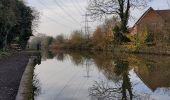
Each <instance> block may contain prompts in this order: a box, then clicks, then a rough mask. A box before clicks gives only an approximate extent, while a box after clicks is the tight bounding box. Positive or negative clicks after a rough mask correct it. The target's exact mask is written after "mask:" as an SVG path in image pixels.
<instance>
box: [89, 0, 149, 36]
mask: <svg viewBox="0 0 170 100" xmlns="http://www.w3.org/2000/svg"><path fill="white" fill-rule="evenodd" d="M149 1H150V0H90V1H89V5H88V8H87V10H88V11H89V15H91V16H92V18H102V17H103V16H106V15H114V16H117V17H118V18H119V19H120V31H121V32H120V33H122V34H124V33H127V30H128V29H127V24H128V20H129V16H130V10H131V9H135V8H144V7H146V6H147V2H149Z"/></svg>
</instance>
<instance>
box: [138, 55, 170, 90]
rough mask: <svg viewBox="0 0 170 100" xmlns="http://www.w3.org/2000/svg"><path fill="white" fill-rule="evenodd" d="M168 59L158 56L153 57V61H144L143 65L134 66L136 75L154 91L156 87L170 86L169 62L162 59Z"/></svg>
mask: <svg viewBox="0 0 170 100" xmlns="http://www.w3.org/2000/svg"><path fill="white" fill-rule="evenodd" d="M148 59H149V58H148ZM168 59H169V58H168ZM168 59H165V58H164V59H161V58H159V59H157V60H156V59H155V58H153V60H154V62H153V63H150V62H149V63H148V62H146V64H145V66H143V65H142V66H138V67H135V72H136V74H137V75H138V77H139V78H140V79H141V80H142V81H143V82H144V83H145V85H147V87H148V88H150V89H151V90H152V91H155V90H156V89H158V88H163V87H165V88H167V87H170V80H169V77H170V66H169V65H170V63H168V62H164V60H165V61H166V60H168Z"/></svg>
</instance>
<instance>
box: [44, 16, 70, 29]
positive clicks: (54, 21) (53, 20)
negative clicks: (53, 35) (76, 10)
mask: <svg viewBox="0 0 170 100" xmlns="http://www.w3.org/2000/svg"><path fill="white" fill-rule="evenodd" d="M44 17H46V18H48V20H50V21H52V22H53V23H56V24H60V25H62V26H65V27H68V28H72V27H70V26H67V25H65V24H63V23H60V22H58V21H56V20H55V19H52V18H50V17H48V16H44Z"/></svg>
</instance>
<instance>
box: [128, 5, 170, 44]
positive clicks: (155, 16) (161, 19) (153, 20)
mask: <svg viewBox="0 0 170 100" xmlns="http://www.w3.org/2000/svg"><path fill="white" fill-rule="evenodd" d="M169 20H170V10H154V9H153V8H151V7H150V8H149V9H148V10H147V11H146V12H145V13H144V14H143V15H142V16H141V18H140V19H139V20H138V21H137V22H136V23H135V25H134V26H133V27H132V28H131V29H130V34H131V35H135V34H137V33H142V32H144V31H148V32H150V34H151V36H153V39H154V40H156V41H158V40H159V39H162V38H163V36H165V35H163V34H165V33H166V31H165V30H166V29H167V28H168V26H169V25H168V24H170V21H169Z"/></svg>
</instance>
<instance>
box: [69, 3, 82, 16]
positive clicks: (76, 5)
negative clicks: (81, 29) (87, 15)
mask: <svg viewBox="0 0 170 100" xmlns="http://www.w3.org/2000/svg"><path fill="white" fill-rule="evenodd" d="M71 1H72V4H73V6H74V7H75V8H76V9H77V11H78V12H79V13H80V14H81V15H83V13H82V12H81V10H80V9H79V7H78V6H77V5H76V4H75V2H74V0H71Z"/></svg>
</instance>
